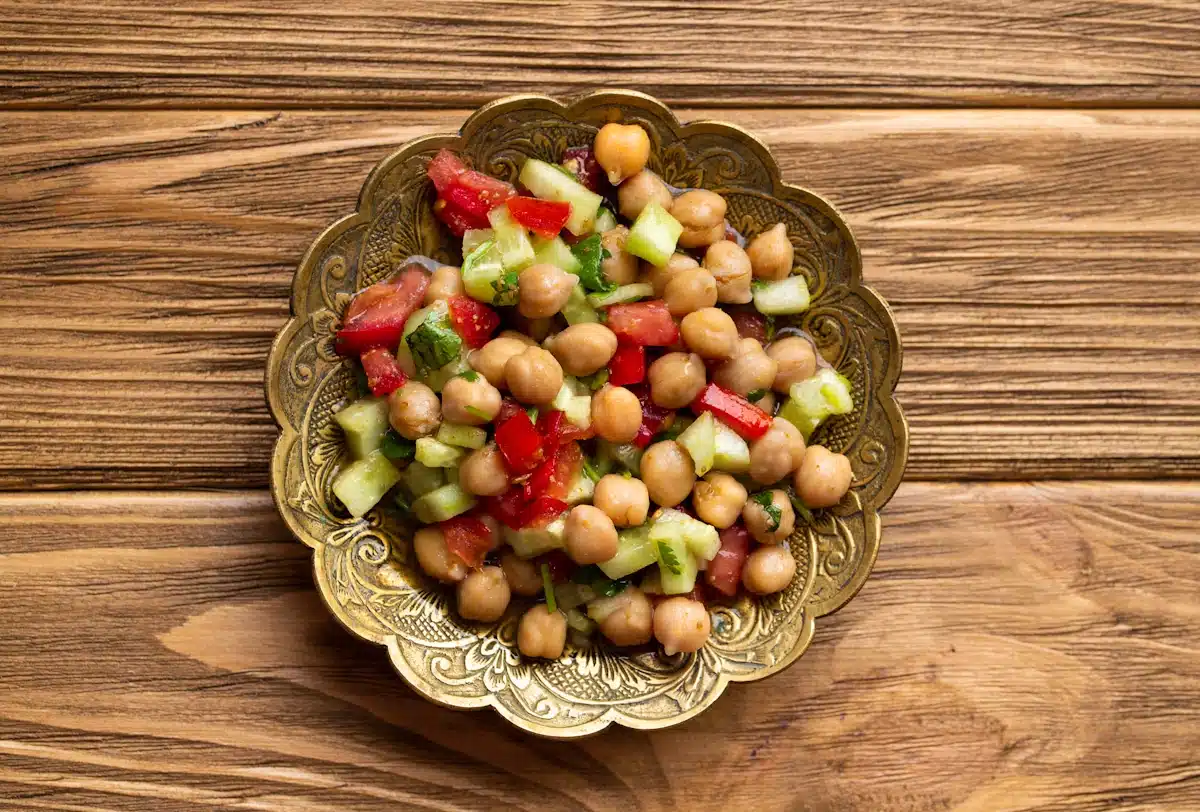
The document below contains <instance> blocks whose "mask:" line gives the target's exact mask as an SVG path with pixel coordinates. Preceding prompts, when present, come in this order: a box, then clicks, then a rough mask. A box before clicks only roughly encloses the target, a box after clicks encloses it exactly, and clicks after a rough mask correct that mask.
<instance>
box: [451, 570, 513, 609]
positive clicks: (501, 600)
mask: <svg viewBox="0 0 1200 812" xmlns="http://www.w3.org/2000/svg"><path fill="white" fill-rule="evenodd" d="M511 598H512V592H511V591H510V590H509V588H508V581H506V580H505V579H504V570H502V569H500V568H499V567H484V568H483V569H481V570H476V571H475V572H472V573H471V574H470V575H468V576H467V577H466V578H464V579H463V580H462V581H460V582H459V584H458V613H459V614H460V615H462V617H463V618H464V619H466V620H478V621H482V622H484V623H491V622H492V621H493V620H499V619H500V616H501V615H503V614H504V610H505V609H507V608H508V601H509V600H510V599H511Z"/></svg>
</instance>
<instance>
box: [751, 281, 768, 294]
mask: <svg viewBox="0 0 1200 812" xmlns="http://www.w3.org/2000/svg"><path fill="white" fill-rule="evenodd" d="M766 286H767V283H766V282H764V281H763V280H761V279H755V280H754V281H753V282H751V283H750V290H755V291H758V290H762V289H763V288H765V287H766Z"/></svg>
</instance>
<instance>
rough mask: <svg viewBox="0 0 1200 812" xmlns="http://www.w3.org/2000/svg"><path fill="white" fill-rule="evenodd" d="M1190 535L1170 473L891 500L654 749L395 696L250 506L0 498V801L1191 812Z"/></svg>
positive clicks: (272, 527)
mask: <svg viewBox="0 0 1200 812" xmlns="http://www.w3.org/2000/svg"><path fill="white" fill-rule="evenodd" d="M1198 522H1200V484H1197V483H1196V482H1187V483H1177V484H1166V483H1152V484H1139V483H1132V482H1107V483H1076V484H1042V485H1023V484H995V485H952V484H906V485H904V486H903V487H902V488H901V489H900V491H899V492H898V493H897V495H896V498H895V500H894V502H893V503H892V505H891V506H889V509H888V511H887V514H886V518H885V525H886V531H885V541H884V545H883V549H882V551H881V553H880V556H879V561H878V565H877V568H876V572H875V575H874V576H873V578H872V579H871V580H870V581H869V582H868V583H867V586H866V587H865V589H864V590H863V592H862V593H861V594H860V595H859V596H858V597H857V598H856V599H855V600H854V601H852V602H851V603H850V604H849V606H848V607H847V608H846V609H844V610H843V611H842V612H840V613H839V614H837V615H835V616H833V617H831V618H827V619H825V620H824V621H822V623H821V624H820V625H819V627H818V631H817V638H816V640H815V642H814V644H813V646H812V649H811V650H810V651H809V652H808V653H807V654H806V655H805V656H804V657H803V658H802V659H801V660H800V662H799V663H798V664H797V665H795V666H794V667H793V668H791V669H790V670H789V671H787V672H785V673H784V674H781V675H779V676H777V677H774V678H772V679H771V680H768V681H767V682H764V683H759V684H754V685H748V686H734V687H732V688H730V690H729V691H728V693H727V694H726V695H725V696H724V697H723V698H722V699H721V700H720V701H719V702H718V703H717V704H716V705H715V706H714V707H713V708H712V709H710V710H709V711H707V712H706V713H704V714H703V715H701V716H700V717H698V718H697V719H695V720H693V721H691V722H689V723H687V724H685V725H683V726H682V727H679V728H676V729H674V730H668V731H660V732H656V733H640V732H633V731H628V730H614V731H610V732H608V733H606V734H603V735H601V736H599V737H596V738H594V739H590V740H585V741H582V742H578V743H554V742H545V741H539V740H533V739H530V738H526V737H524V736H522V735H519V734H518V733H516V732H514V731H513V730H511V729H510V728H508V727H507V726H506V724H505V723H503V722H502V721H501V720H500V719H499V718H498V717H496V716H495V715H493V714H492V713H490V712H480V713H455V712H452V711H447V710H444V709H441V708H437V707H434V706H432V705H429V704H427V703H425V702H423V701H421V700H419V699H418V698H416V696H415V695H414V694H412V693H411V692H410V691H408V690H407V689H405V688H403V687H401V686H400V684H399V682H398V679H397V678H395V677H394V676H393V674H392V673H391V672H390V670H389V668H388V666H387V665H386V664H385V660H384V658H383V656H382V654H381V652H380V651H379V650H378V649H375V648H373V647H371V646H368V645H365V644H361V643H358V642H356V641H354V640H352V639H351V638H350V637H349V635H347V634H346V633H345V632H343V631H342V630H341V629H340V628H339V627H337V626H336V625H335V624H334V622H333V621H332V620H330V619H329V617H328V616H327V615H326V613H325V611H324V610H323V609H322V607H321V605H320V603H319V601H318V599H317V597H316V596H315V595H314V594H313V589H312V585H311V572H310V567H309V563H308V556H307V550H306V549H305V548H303V547H301V546H300V545H299V544H298V543H295V542H292V541H291V540H290V539H289V538H288V537H287V533H286V531H285V530H284V528H283V527H282V526H281V524H280V522H279V521H278V519H277V518H276V516H275V511H274V508H273V507H272V504H271V502H270V500H269V498H268V497H267V495H266V494H265V493H256V492H222V493H211V494H199V493H155V494H144V493H129V494H112V493H108V494H105V493H99V494H98V493H75V494H66V495H29V494H24V495H13V494H9V495H0V587H2V588H0V628H4V629H5V630H6V633H5V635H4V640H5V643H4V644H2V645H0V797H3V798H5V799H7V800H8V802H9V803H11V804H14V805H16V806H20V807H21V808H27V807H28V808H46V809H106V810H121V809H145V808H148V807H151V806H152V807H153V808H154V809H156V810H190V809H224V808H231V807H237V808H245V807H253V808H258V809H265V810H280V811H281V812H282V811H283V810H295V809H321V810H324V809H331V810H332V809H338V810H354V809H371V808H378V807H379V806H380V805H382V804H384V803H390V804H391V805H392V807H393V808H402V809H422V810H430V809H432V810H453V809H482V808H487V809H500V810H508V809H522V810H532V809H546V808H547V807H548V806H552V807H553V808H554V809H561V810H564V812H565V811H567V810H597V811H598V810H625V809H645V810H664V811H665V810H676V809H686V808H692V807H693V806H694V803H695V802H696V800H697V799H703V798H716V797H720V798H722V799H723V803H724V806H725V808H745V809H754V810H761V811H762V812H773V811H774V810H821V811H822V812H841V811H842V810H846V811H847V812H848V811H849V810H862V809H872V810H881V811H882V810H907V811H908V812H923V811H924V810H954V811H955V812H977V811H979V810H989V812H1004V811H1005V810H1012V812H1017V811H1018V810H1021V811H1024V810H1030V809H1035V808H1036V809H1053V810H1058V812H1096V811H1098V810H1101V809H1105V810H1108V809H1116V810H1135V809H1155V810H1164V811H1165V812H1189V811H1190V810H1194V809H1196V808H1198V807H1200V766H1198V765H1197V763H1196V758H1195V756H1196V753H1197V752H1200V650H1198V649H1197V645H1196V641H1197V640H1200V540H1198V538H1197V536H1196V532H1195V529H1196V526H1197V523H1198ZM730 765H738V769H737V770H731V769H730Z"/></svg>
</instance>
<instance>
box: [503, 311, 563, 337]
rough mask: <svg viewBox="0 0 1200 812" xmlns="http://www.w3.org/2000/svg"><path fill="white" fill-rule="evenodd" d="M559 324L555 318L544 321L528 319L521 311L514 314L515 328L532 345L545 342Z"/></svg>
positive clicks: (513, 323) (513, 322) (550, 317)
mask: <svg viewBox="0 0 1200 812" xmlns="http://www.w3.org/2000/svg"><path fill="white" fill-rule="evenodd" d="M557 324H558V322H557V320H556V317H555V316H549V317H547V318H544V319H527V318H525V317H524V316H522V315H521V311H519V310H518V311H517V312H516V313H513V314H512V325H513V328H514V329H515V330H519V331H520V332H521V334H522V335H524V336H525V337H526V338H527V339H529V343H530V344H540V343H541V342H543V341H545V340H546V339H547V338H548V337H549V335H550V333H551V331H552V330H554V328H555V327H556V326H557Z"/></svg>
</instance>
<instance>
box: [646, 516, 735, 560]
mask: <svg viewBox="0 0 1200 812" xmlns="http://www.w3.org/2000/svg"><path fill="white" fill-rule="evenodd" d="M650 540H651V541H653V542H655V543H656V544H657V543H658V542H660V541H667V542H674V541H676V540H682V541H683V543H684V545H685V546H686V547H687V548H688V550H689V551H690V552H691V554H692V555H694V556H695V557H696V558H698V559H701V560H703V561H709V560H711V559H712V557H713V556H715V555H716V554H717V551H718V550H720V549H721V537H720V534H719V533H718V532H717V528H715V527H713V526H712V525H711V524H707V523H705V522H702V521H700V520H699V519H693V518H692V517H691V516H689V515H687V514H686V513H684V512H683V511H681V510H673V509H663V510H660V511H658V512H657V513H655V514H654V519H653V520H652V521H651V523H650Z"/></svg>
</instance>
